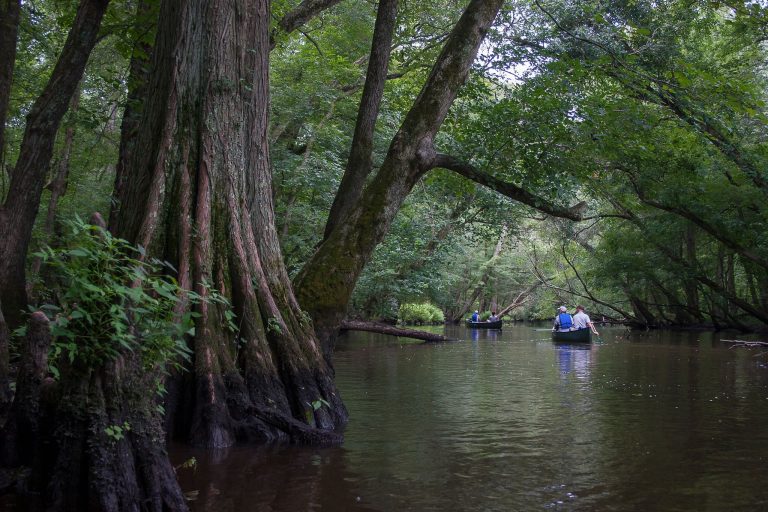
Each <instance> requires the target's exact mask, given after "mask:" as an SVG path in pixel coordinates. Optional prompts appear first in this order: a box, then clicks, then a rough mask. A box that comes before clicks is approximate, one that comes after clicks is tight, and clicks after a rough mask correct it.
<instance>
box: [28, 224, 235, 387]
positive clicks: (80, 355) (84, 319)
mask: <svg viewBox="0 0 768 512" xmlns="http://www.w3.org/2000/svg"><path fill="white" fill-rule="evenodd" d="M67 227H68V228H69V234H68V236H67V237H66V240H65V244H64V246H63V247H62V248H58V249H52V248H51V247H44V248H43V249H42V250H41V252H40V253H38V255H39V256H40V257H41V258H42V259H43V261H44V262H45V263H46V264H47V265H48V266H50V267H51V268H52V270H53V280H54V283H55V286H54V296H56V297H57V304H55V305H54V304H47V305H45V306H43V307H42V308H41V309H44V310H45V311H46V312H48V313H49V315H50V316H52V321H51V332H52V334H53V336H54V342H53V344H52V352H51V364H52V370H53V371H54V373H56V370H55V364H56V360H57V359H58V358H60V357H67V359H68V360H69V362H70V363H71V362H74V361H78V362H79V363H81V364H82V365H84V366H85V367H95V366H97V365H100V364H103V363H104V362H106V361H109V360H112V359H114V358H116V357H117V356H118V355H119V354H120V353H121V351H123V350H130V351H134V352H138V353H139V354H140V355H141V358H142V362H143V363H144V364H145V365H146V366H147V367H155V366H157V365H164V364H165V363H166V362H169V361H171V362H178V360H179V358H180V357H181V358H188V357H189V348H188V347H187V343H186V341H185V340H184V336H185V335H193V334H194V327H193V318H194V316H196V313H192V312H185V313H182V314H179V313H177V312H176V306H177V305H178V303H179V301H180V300H181V297H183V296H184V297H186V299H187V300H189V301H190V302H191V303H192V304H194V303H196V302H199V301H201V300H202V299H201V297H200V296H199V295H197V294H195V293H193V292H190V291H186V290H182V289H181V288H179V286H178V284H177V282H176V280H175V279H174V278H173V277H171V276H169V275H167V274H168V273H169V272H174V273H175V270H174V269H173V267H172V266H171V265H170V264H169V263H167V262H162V261H159V260H157V259H154V258H146V257H145V253H144V250H143V249H142V248H140V247H139V248H136V247H133V246H131V245H130V244H129V243H128V242H127V241H125V240H122V239H120V238H116V237H113V236H112V235H111V234H110V233H109V232H108V231H106V230H103V229H102V228H99V227H97V226H91V225H89V224H86V223H84V222H83V221H82V220H80V219H77V220H75V221H70V222H68V223H67ZM205 300H206V301H208V302H219V303H222V304H226V305H227V306H228V304H227V303H226V300H225V299H224V298H223V297H221V296H220V295H216V294H213V295H212V296H211V297H206V298H205ZM228 318H229V319H230V320H231V313H230V315H228Z"/></svg>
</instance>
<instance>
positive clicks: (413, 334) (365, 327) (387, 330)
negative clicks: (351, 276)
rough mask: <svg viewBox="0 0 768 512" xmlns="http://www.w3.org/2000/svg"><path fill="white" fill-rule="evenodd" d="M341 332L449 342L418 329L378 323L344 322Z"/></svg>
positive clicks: (445, 338) (439, 336) (439, 335)
mask: <svg viewBox="0 0 768 512" xmlns="http://www.w3.org/2000/svg"><path fill="white" fill-rule="evenodd" d="M341 330H342V331H368V332H377V333H379V334H388V335H390V336H400V337H403V338H414V339H417V340H424V341H449V339H450V338H447V337H445V336H443V335H442V334H435V333H431V332H426V331H419V330H418V329H405V328H402V327H395V326H393V325H387V324H382V323H378V322H364V321H362V320H344V321H343V322H342V323H341Z"/></svg>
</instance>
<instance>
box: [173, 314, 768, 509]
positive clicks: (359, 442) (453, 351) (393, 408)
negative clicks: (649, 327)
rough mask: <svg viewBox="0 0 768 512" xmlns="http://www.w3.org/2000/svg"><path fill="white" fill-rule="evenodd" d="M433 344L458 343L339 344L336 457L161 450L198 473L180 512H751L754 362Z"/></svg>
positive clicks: (534, 339)
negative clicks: (340, 414)
mask: <svg viewBox="0 0 768 512" xmlns="http://www.w3.org/2000/svg"><path fill="white" fill-rule="evenodd" d="M448 334H450V335H453V336H456V337H458V338H463V340H464V341H459V342H452V343H447V344H435V345H424V344H414V343H410V342H405V341H400V342H398V341H393V339H392V338H388V337H383V336H377V335H371V334H364V333H355V334H353V335H350V336H348V337H346V338H343V339H342V340H340V342H339V345H338V350H337V352H336V354H335V366H336V374H337V381H338V385H339V388H340V390H341V392H342V396H343V398H344V401H345V403H346V404H347V407H348V408H349V412H350V415H351V420H350V423H349V425H348V427H347V429H346V432H345V438H346V441H345V443H344V445H343V446H341V447H336V448H324V449H313V448H297V447H278V448H271V449H257V448H236V449H232V450H228V451H222V452H219V453H216V454H211V453H206V452H203V451H198V450H191V449H176V450H174V453H173V457H174V459H175V460H176V461H177V462H181V461H182V460H185V459H186V458H188V457H191V456H194V457H195V458H196V460H197V467H196V468H195V469H194V470H192V469H180V470H179V473H180V479H181V484H182V487H183V489H184V490H185V491H187V492H189V493H190V496H191V497H195V499H194V500H193V501H191V502H190V504H191V505H192V507H193V510H196V511H202V510H205V511H217V512H230V511H231V512H234V511H237V512H242V511H291V512H296V511H309V510H323V511H334V512H335V511H373V510H376V511H406V510H412V511H429V510H436V511H504V512H507V511H530V510H557V511H560V510H568V511H577V510H578V511H592V510H595V511H697V512H702V511H742V510H743V511H755V510H768V485H767V484H768V474H766V473H767V472H766V470H768V354H766V353H762V352H764V351H762V350H759V349H743V348H734V349H729V345H728V344H725V343H721V342H719V341H718V337H717V335H713V334H711V333H658V332H657V333H650V334H647V335H641V334H632V335H628V334H627V331H625V330H623V329H616V330H611V329H605V332H604V335H603V337H602V342H600V343H595V344H593V345H592V346H591V347H577V346H555V345H553V344H552V342H550V341H549V338H548V334H547V333H546V332H541V331H536V330H534V329H532V328H530V327H522V326H520V327H505V329H504V331H503V332H477V331H474V334H473V333H472V332H471V331H467V330H465V329H463V328H456V329H455V330H450V331H449V332H448ZM725 337H729V336H725ZM730 337H733V336H730Z"/></svg>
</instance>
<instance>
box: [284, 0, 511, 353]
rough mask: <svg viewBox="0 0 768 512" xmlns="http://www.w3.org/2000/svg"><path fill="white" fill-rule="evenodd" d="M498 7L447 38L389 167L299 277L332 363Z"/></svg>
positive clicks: (487, 7)
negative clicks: (360, 291) (352, 307)
mask: <svg viewBox="0 0 768 512" xmlns="http://www.w3.org/2000/svg"><path fill="white" fill-rule="evenodd" d="M501 4H502V1H501V0H491V1H487V0H485V1H483V0H472V1H471V2H470V3H469V5H468V6H467V8H466V10H465V11H464V13H463V14H462V16H461V18H460V19H459V21H458V22H457V24H456V26H455V27H454V28H453V30H452V32H451V35H450V36H449V37H448V40H447V41H446V44H445V46H444V47H443V50H442V52H441V53H440V56H439V57H438V59H437V61H436V63H435V65H434V66H433V68H432V71H431V73H430V75H429V78H428V79H427V81H426V83H425V84H424V87H423V88H422V90H421V93H420V94H419V96H418V97H417V98H416V100H415V102H414V104H413V107H412V108H411V109H410V111H409V112H408V114H407V115H406V117H405V119H404V121H403V124H402V125H401V127H400V129H399V130H398V132H397V134H396V135H395V137H394V139H393V140H392V143H391V145H390V147H389V150H388V152H387V155H386V157H385V158H384V162H383V163H382V166H381V168H380V169H379V171H378V173H377V174H376V176H375V177H374V178H373V180H372V181H371V183H370V184H369V185H368V186H367V187H366V188H365V191H364V192H363V194H362V195H361V197H360V199H359V200H358V201H357V203H356V204H355V206H354V207H353V208H352V209H351V211H350V213H349V215H348V217H347V219H346V221H345V222H344V223H343V224H337V226H336V228H335V229H333V230H332V231H331V232H330V233H329V234H328V236H327V237H326V238H325V240H324V241H323V242H322V243H321V245H320V246H319V247H318V249H317V251H316V252H315V253H314V255H313V256H312V257H311V258H310V260H309V261H308V262H307V263H306V264H305V266H304V268H303V269H302V270H301V272H300V273H299V275H298V276H297V277H296V280H295V285H296V291H297V295H298V298H299V302H300V303H301V305H302V307H304V309H305V310H307V311H308V312H309V314H310V315H311V316H312V319H313V321H314V323H315V328H316V331H317V334H318V336H319V337H320V339H321V340H322V342H323V350H324V352H325V354H326V356H328V357H330V354H331V352H332V350H333V341H334V337H335V335H336V332H337V330H338V327H339V325H340V323H341V321H342V319H343V318H344V316H345V314H346V309H347V306H348V304H349V298H350V296H351V294H352V291H353V290H354V287H355V284H356V283H357V279H358V277H359V276H360V272H361V271H362V269H363V267H364V266H365V264H366V263H367V262H368V260H369V259H370V257H371V254H372V253H373V250H374V248H375V247H376V246H377V245H378V244H379V242H380V241H381V240H382V239H383V237H384V235H385V234H386V233H387V231H388V230H389V226H390V225H391V223H392V220H393V219H394V217H395V215H396V214H397V212H398V210H399V208H400V206H401V205H402V202H403V201H404V199H405V197H406V196H407V195H408V193H409V192H410V191H411V189H412V188H413V186H414V185H415V184H416V182H417V181H418V180H419V179H420V178H421V176H423V174H424V173H425V172H427V171H428V170H429V169H431V168H433V167H434V160H435V155H436V153H435V149H434V147H433V139H434V136H435V134H436V133H437V131H438V130H439V128H440V126H441V124H442V122H443V120H444V119H445V116H446V115H447V113H448V109H449V108H450V106H451V104H452V103H453V100H454V99H455V97H456V94H457V93H458V90H459V88H460V87H461V85H462V84H463V83H464V82H465V80H466V77H467V75H468V73H469V69H470V67H471V65H472V62H473V61H474V59H475V56H476V55H477V51H478V49H479V47H480V44H481V43H482V41H483V39H484V38H485V34H486V32H487V31H488V29H489V28H490V26H491V23H493V20H494V18H495V17H496V14H497V13H498V11H499V9H500V7H501Z"/></svg>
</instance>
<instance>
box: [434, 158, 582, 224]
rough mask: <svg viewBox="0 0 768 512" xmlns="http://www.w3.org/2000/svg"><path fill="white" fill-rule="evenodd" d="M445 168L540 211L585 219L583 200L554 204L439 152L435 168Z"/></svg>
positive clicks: (574, 218)
mask: <svg viewBox="0 0 768 512" xmlns="http://www.w3.org/2000/svg"><path fill="white" fill-rule="evenodd" d="M437 167H440V168H443V169H448V170H449V171H453V172H456V173H458V174H461V175H462V176H464V177H465V178H467V179H470V180H472V181H474V182H475V183H479V184H481V185H484V186H486V187H488V188H490V189H492V190H495V191H496V192H498V193H500V194H503V195H504V196H506V197H508V198H510V199H513V200H515V201H517V202H520V203H523V204H525V205H528V206H530V207H531V208H534V209H536V210H539V211H540V212H544V213H546V214H548V215H551V216H553V217H560V218H563V219H570V220H575V221H580V220H583V219H584V211H585V210H586V209H587V203H586V202H584V201H582V202H580V203H578V204H576V205H574V206H571V207H567V208H566V207H563V206H560V205H557V204H553V203H551V202H549V201H547V200H546V199H544V198H542V197H539V196H537V195H535V194H532V193H530V192H528V191H527V190H525V189H524V188H522V187H518V186H517V185H514V184H512V183H508V182H506V181H502V180H500V179H498V178H496V177H494V176H491V175H490V174H486V173H484V172H481V171H480V170H478V169H477V168H476V167H475V166H473V165H472V164H469V163H467V162H464V161H462V160H459V159H458V158H455V157H453V156H451V155H446V154H442V153H438V154H437V155H435V160H434V165H433V168H437Z"/></svg>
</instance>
